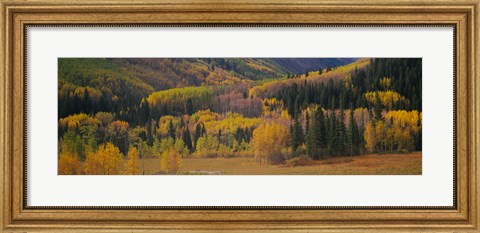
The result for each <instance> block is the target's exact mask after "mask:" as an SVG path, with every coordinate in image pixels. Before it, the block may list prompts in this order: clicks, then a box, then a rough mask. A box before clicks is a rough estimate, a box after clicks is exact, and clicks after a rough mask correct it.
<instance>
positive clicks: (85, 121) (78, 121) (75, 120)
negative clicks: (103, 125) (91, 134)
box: [58, 113, 100, 129]
mask: <svg viewBox="0 0 480 233" xmlns="http://www.w3.org/2000/svg"><path fill="white" fill-rule="evenodd" d="M98 124H100V121H99V120H98V119H96V118H93V117H90V116H88V115H87V114H85V113H79V114H74V115H70V116H68V117H65V118H61V119H60V120H58V125H59V126H61V127H68V128H69V129H73V128H76V127H80V126H85V125H98Z"/></svg>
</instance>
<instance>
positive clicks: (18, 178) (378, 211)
mask: <svg viewBox="0 0 480 233" xmlns="http://www.w3.org/2000/svg"><path fill="white" fill-rule="evenodd" d="M1 14H2V15H1V19H0V20H1V25H2V33H1V40H2V46H1V47H0V51H1V52H0V54H2V57H1V58H0V70H1V76H2V77H3V78H2V85H0V93H1V96H0V103H1V104H0V108H1V111H0V116H1V117H0V119H2V120H1V122H0V134H1V137H0V145H1V146H0V151H1V155H2V159H1V160H0V175H1V182H2V185H0V189H1V194H2V197H1V201H0V208H1V220H0V229H2V231H5V232H8V231H22V232H29V231H58V232H64V231H66V230H76V231H80V232H84V231H92V232H97V231H124V232H127V231H128V232H131V231H145V232H151V231H170V232H172V231H199V232H211V231H222V232H224V231H258V232H266V231H288V232H323V231H345V232H347V231H349V232H358V231H364V232H371V231H373V230H380V231H385V232H391V231H397V232H407V231H430V232H440V231H441V232H478V231H479V223H480V222H479V217H478V214H479V213H478V211H479V202H478V198H479V193H478V185H479V183H478V175H479V174H478V169H479V165H480V164H479V162H478V160H477V155H478V152H479V148H478V147H477V145H480V137H479V133H480V131H479V127H478V121H479V118H480V111H478V107H479V104H480V99H479V98H478V92H479V91H480V84H479V82H478V80H479V78H480V77H479V74H478V69H479V68H480V59H479V58H480V57H479V55H480V50H479V49H478V47H479V46H480V44H479V39H480V38H479V33H478V29H479V28H480V25H479V23H478V22H479V21H480V1H479V0H459V1H455V0H443V1H434V0H419V1H407V0H393V1H388V2H385V1H380V0H366V1H365V0H363V1H362V0H348V1H339V2H331V1H328V0H313V1H303V0H293V1H286V0H282V1H249V0H239V1H230V0H227V1H213V0H206V1H202V0H192V1H183V0H167V1H154V0H152V1H149V0H140V1H137V2H136V3H135V4H132V2H131V1H124V0H100V1H95V0H73V1H69V2H61V1H55V0H28V1H22V0H3V1H2V3H1ZM141 24H161V25H180V24H183V25H200V26H201V25H202V24H203V25H212V24H215V25H232V24H233V25H238V24H241V25H244V26H255V25H265V24H270V25H275V24H282V25H295V24H296V25H309V24H311V25H339V26H341V25H359V26H361V25H373V26H388V25H395V26H402V25H404V26H412V25H430V26H434V25H452V26H454V28H455V30H454V33H455V43H454V44H455V48H454V51H455V53H454V55H455V57H454V63H455V67H454V72H455V79H456V81H455V84H454V85H455V86H454V88H455V89H454V92H455V100H454V102H455V106H456V108H455V109H454V111H455V113H454V114H455V122H454V123H455V129H454V132H455V135H456V137H455V138H454V141H455V142H456V143H455V147H454V148H455V151H454V153H455V155H456V156H455V161H454V165H455V169H454V171H456V172H455V174H454V179H455V185H454V196H455V200H454V206H453V207H428V208H421V207H420V208H409V207H405V208H398V207H381V208H369V207H355V208H352V207H335V208H316V207H311V208H309V207H304V208H291V207H271V208H258V207H248V206H247V207H238V208H234V207H185V208H182V207H175V208H164V207H158V208H148V207H122V208H118V207H108V206H107V207H101V208H100V207H99V208H95V207H75V208H68V207H62V208H55V207H51V208H50V207H42V208H35V207H28V206H27V205H26V198H25V193H26V188H27V187H26V182H25V179H26V167H25V164H26V163H25V162H26V161H25V156H24V155H25V152H26V151H25V148H26V145H25V144H26V143H25V142H26V141H25V138H26V130H25V129H26V128H25V124H26V122H25V117H26V105H25V103H26V101H25V100H26V99H25V98H26V96H25V93H26V85H25V74H26V70H25V66H26V62H25V61H26V55H25V49H26V47H25V43H26V41H25V38H26V37H25V32H26V31H25V29H26V27H28V26H34V25H80V26H81V25H100V26H110V25H117V26H118V25H141Z"/></svg>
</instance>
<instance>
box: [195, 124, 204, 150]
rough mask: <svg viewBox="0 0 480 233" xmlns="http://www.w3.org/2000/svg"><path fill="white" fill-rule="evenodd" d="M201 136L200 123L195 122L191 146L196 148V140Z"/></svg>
mask: <svg viewBox="0 0 480 233" xmlns="http://www.w3.org/2000/svg"><path fill="white" fill-rule="evenodd" d="M201 136H202V125H201V124H200V123H197V125H196V126H195V134H194V135H193V144H194V145H193V146H194V148H195V149H196V148H197V141H198V139H199V138H200V137H201Z"/></svg>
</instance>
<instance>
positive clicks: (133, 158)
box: [125, 146, 140, 175]
mask: <svg viewBox="0 0 480 233" xmlns="http://www.w3.org/2000/svg"><path fill="white" fill-rule="evenodd" d="M139 166H140V161H139V159H138V150H137V148H136V147H133V146H130V149H129V150H128V160H127V163H126V165H125V170H126V171H125V174H126V175H138V172H139Z"/></svg>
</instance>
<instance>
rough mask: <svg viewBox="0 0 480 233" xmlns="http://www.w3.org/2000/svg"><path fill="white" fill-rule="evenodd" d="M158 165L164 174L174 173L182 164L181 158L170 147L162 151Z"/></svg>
mask: <svg viewBox="0 0 480 233" xmlns="http://www.w3.org/2000/svg"><path fill="white" fill-rule="evenodd" d="M160 165H161V169H162V171H163V172H165V173H166V174H175V173H177V172H178V170H180V167H181V166H182V158H181V156H180V154H179V153H178V152H177V151H176V150H175V149H174V148H170V149H168V150H166V151H164V152H163V153H162V160H161V162H160Z"/></svg>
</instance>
